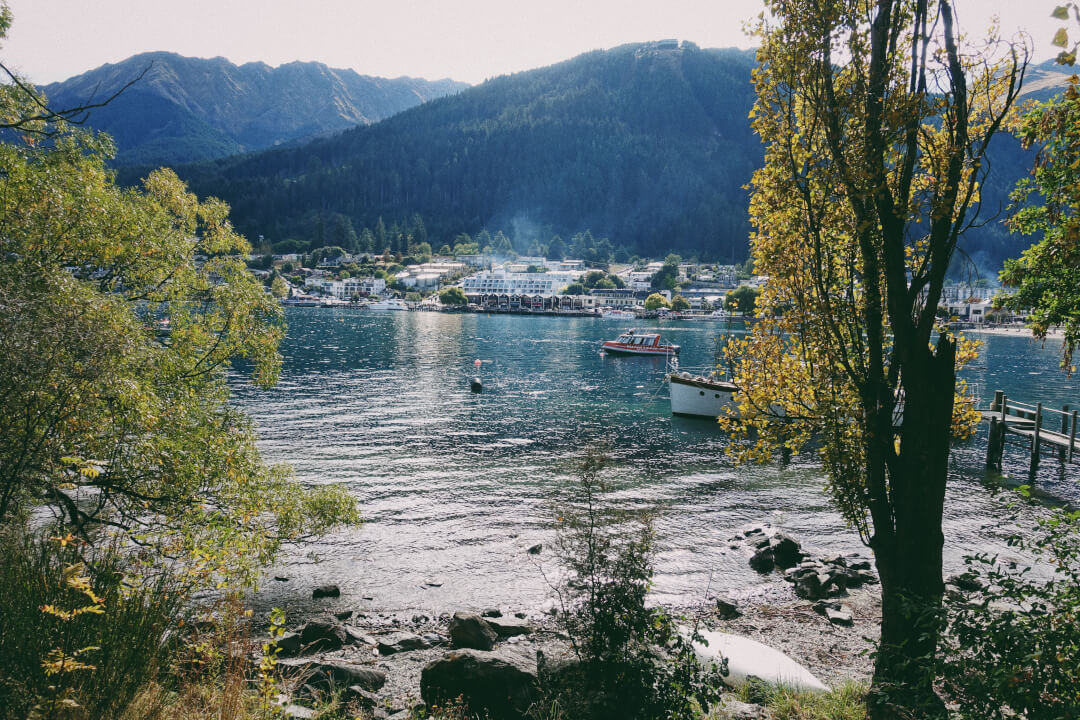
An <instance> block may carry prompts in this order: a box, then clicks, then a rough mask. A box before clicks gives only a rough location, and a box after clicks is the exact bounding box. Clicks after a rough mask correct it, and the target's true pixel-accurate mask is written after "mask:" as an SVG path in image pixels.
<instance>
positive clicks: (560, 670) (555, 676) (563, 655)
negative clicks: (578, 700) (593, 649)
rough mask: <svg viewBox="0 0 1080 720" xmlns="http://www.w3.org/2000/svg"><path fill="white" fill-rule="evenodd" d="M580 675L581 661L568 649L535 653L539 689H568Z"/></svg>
mask: <svg viewBox="0 0 1080 720" xmlns="http://www.w3.org/2000/svg"><path fill="white" fill-rule="evenodd" d="M580 673H581V659H580V658H578V656H577V655H576V654H574V652H573V651H572V650H571V649H570V648H568V647H564V648H561V649H560V648H554V649H548V650H547V651H543V650H537V651H536V677H537V678H538V679H539V680H540V687H550V688H558V687H568V686H570V685H572V684H573V681H574V679H575V678H576V677H577V676H578V675H580Z"/></svg>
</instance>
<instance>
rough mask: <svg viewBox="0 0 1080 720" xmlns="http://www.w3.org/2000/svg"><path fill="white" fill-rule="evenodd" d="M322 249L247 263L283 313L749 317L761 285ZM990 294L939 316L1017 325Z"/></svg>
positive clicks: (732, 278)
mask: <svg viewBox="0 0 1080 720" xmlns="http://www.w3.org/2000/svg"><path fill="white" fill-rule="evenodd" d="M328 250H330V252H323V253H320V252H318V251H316V252H314V253H312V254H310V255H304V254H302V253H294V254H281V255H251V256H249V258H248V265H249V268H250V269H251V272H252V273H254V274H255V275H256V276H257V277H259V278H260V279H261V280H263V282H264V283H265V284H266V286H267V288H268V290H270V291H273V292H274V294H275V296H276V297H278V298H279V299H280V300H281V301H282V303H283V304H285V305H289V306H301V307H303V306H307V307H323V306H326V307H331V306H334V307H340V306H354V307H371V306H373V305H375V304H376V303H378V302H379V301H380V300H386V299H389V298H398V299H401V300H402V301H403V302H401V303H398V304H395V305H394V306H393V309H399V310H405V309H409V310H426V311H449V312H463V311H464V312H469V311H473V312H477V311H483V312H507V313H522V314H530V313H560V314H567V313H570V314H577V315H598V316H600V315H604V314H610V313H616V314H619V313H622V314H625V316H626V317H630V316H631V315H632V314H633V315H634V316H646V317H656V316H661V317H663V316H678V317H682V318H688V319H689V318H706V317H708V318H719V317H726V316H728V315H750V314H752V313H753V309H754V300H755V299H756V298H757V296H758V294H759V293H760V291H761V289H762V288H763V287H764V285H765V284H766V283H767V281H768V278H767V277H766V276H762V275H755V274H753V272H752V268H750V267H748V264H747V265H724V264H714V263H700V262H693V261H691V262H685V261H683V260H682V258H680V257H678V256H677V255H669V256H668V257H667V258H665V259H664V260H649V259H637V258H633V260H635V261H634V262H627V263H612V264H608V263H598V262H587V261H585V260H580V259H572V258H562V259H550V258H546V257H542V256H525V255H521V256H505V255H496V254H460V255H455V254H447V255H424V254H422V255H420V256H406V257H402V256H401V255H400V254H397V255H391V254H384V255H370V254H356V255H353V254H349V253H346V252H338V253H335V252H334V249H328ZM453 289H456V290H453ZM448 290H450V291H451V292H449V293H447V292H446V291H448ZM457 291H460V292H457ZM998 292H1000V289H999V288H997V287H994V286H993V285H991V284H989V283H987V282H986V281H976V282H972V283H954V284H950V285H946V287H945V288H944V291H943V293H942V300H941V304H940V306H939V315H940V316H941V317H942V318H943V319H948V320H951V321H953V322H961V323H973V324H979V325H981V324H984V323H1009V322H1016V321H1019V320H1021V319H1022V318H1020V317H1016V316H1013V315H1012V314H1010V313H1008V312H1006V311H1004V310H1001V309H995V307H994V302H993V299H994V295H995V294H996V293H998ZM654 296H655V297H654ZM650 298H652V299H650ZM376 309H383V308H382V306H379V307H377V308H376Z"/></svg>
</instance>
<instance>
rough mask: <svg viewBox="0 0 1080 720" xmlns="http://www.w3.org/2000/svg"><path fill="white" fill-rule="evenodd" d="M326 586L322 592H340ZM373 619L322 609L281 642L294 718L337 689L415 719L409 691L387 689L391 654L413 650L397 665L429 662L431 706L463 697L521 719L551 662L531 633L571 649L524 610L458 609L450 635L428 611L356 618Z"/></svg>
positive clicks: (425, 694)
mask: <svg viewBox="0 0 1080 720" xmlns="http://www.w3.org/2000/svg"><path fill="white" fill-rule="evenodd" d="M323 590H324V588H320V589H318V590H317V591H316V594H317V595H319V596H320V597H333V596H334V595H333V594H332V593H331V594H325V593H323V592H322V591H323ZM443 619H444V620H445V619H446V618H443ZM369 620H370V619H368V618H360V617H356V618H354V616H353V613H352V612H351V611H346V612H341V613H337V614H326V615H320V616H317V617H314V618H312V619H310V620H308V621H307V622H306V623H304V624H303V625H301V626H300V627H298V628H296V629H295V630H293V631H291V632H287V633H285V634H284V635H283V636H282V637H281V638H280V639H279V640H278V642H277V647H278V648H280V650H279V652H278V658H279V659H278V667H279V668H281V669H282V670H283V675H284V676H285V677H286V679H287V681H288V684H289V686H290V687H291V688H292V695H293V698H292V699H289V698H286V697H282V704H283V706H284V715H285V716H286V717H292V718H307V717H313V716H314V713H313V712H312V711H311V710H310V709H308V708H306V707H304V706H303V705H300V704H297V703H298V702H303V701H305V700H314V699H318V698H320V697H326V696H328V694H329V693H331V692H333V693H337V694H338V696H339V697H340V699H341V700H342V701H343V702H345V703H348V704H351V705H356V706H359V707H361V708H365V709H367V710H369V711H370V713H371V715H372V716H373V717H375V718H407V717H409V714H410V711H411V710H412V709H414V708H413V707H411V706H410V705H411V703H410V700H409V698H408V693H395V692H394V690H395V688H393V687H387V686H388V670H390V669H391V666H392V665H394V664H395V663H394V660H395V658H394V657H391V656H397V655H399V654H404V653H408V654H409V655H410V656H413V657H412V658H411V662H410V661H403V662H400V663H396V664H397V665H398V667H397V668H395V669H398V670H402V671H403V674H409V672H410V665H415V664H416V661H417V660H419V661H420V662H421V663H422V669H421V670H420V677H419V689H420V695H421V697H422V699H423V704H424V705H426V706H428V707H431V706H433V705H440V704H444V703H447V702H451V701H453V700H455V699H456V698H458V697H462V698H463V699H464V700H465V701H466V702H467V703H468V704H469V705H470V706H471V707H482V708H486V709H487V711H488V714H489V715H490V717H492V718H493V719H497V718H509V717H513V718H518V717H521V716H522V715H523V714H524V712H525V711H526V710H527V709H528V707H529V705H530V704H531V703H532V702H533V701H534V700H535V699H536V697H535V689H536V687H537V686H538V680H539V673H540V672H542V668H543V666H544V652H543V650H540V649H539V647H538V645H539V644H541V643H538V642H537V639H536V638H531V637H530V636H533V635H536V634H543V635H545V636H548V638H552V639H554V642H552V641H551V640H550V639H549V640H548V641H547V642H546V643H543V646H544V648H545V649H546V650H547V653H548V656H549V657H550V656H551V655H552V654H554V655H558V656H565V655H566V654H567V646H566V644H565V642H564V641H562V640H560V639H559V638H557V637H555V633H551V632H550V631H541V630H540V629H539V628H537V627H536V626H535V625H533V624H532V623H530V622H529V621H528V620H526V619H525V616H524V613H518V614H517V615H516V616H511V617H503V616H502V613H501V612H500V611H499V610H496V609H490V610H485V611H484V612H483V615H482V616H481V615H480V614H476V613H471V612H456V613H454V614H453V615H452V616H449V618H448V622H447V624H446V625H445V631H446V635H443V634H442V633H440V632H436V631H433V630H431V629H430V628H431V626H432V621H431V620H430V619H429V618H427V617H426V616H423V615H417V616H414V617H413V620H412V623H409V624H408V625H406V624H404V623H402V622H401V621H400V620H396V619H395V620H393V621H391V623H389V626H388V627H387V626H384V627H381V628H378V629H373V628H370V627H364V628H361V627H358V626H357V625H355V624H353V622H354V621H355V622H369ZM409 627H411V628H412V629H413V630H416V632H413V631H412V630H410V629H408V628H409ZM425 629H427V631H426V632H425V631H424V630H425ZM549 663H550V660H549ZM399 684H400V683H399ZM387 690H389V692H386V691H387ZM294 700H295V702H294Z"/></svg>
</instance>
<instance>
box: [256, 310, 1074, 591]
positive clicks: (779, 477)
mask: <svg viewBox="0 0 1080 720" xmlns="http://www.w3.org/2000/svg"><path fill="white" fill-rule="evenodd" d="M288 322H289V332H288V336H287V338H286V340H285V342H284V344H283V346H282V352H283V354H284V357H285V365H284V370H283V372H282V377H281V382H280V383H279V385H278V386H277V387H276V388H274V389H272V390H269V391H262V390H256V389H253V388H251V387H248V386H244V385H240V384H238V385H237V387H236V394H235V400H236V403H237V404H238V405H240V406H241V407H243V408H244V409H245V410H247V411H248V412H249V413H250V414H251V415H252V416H253V417H254V419H255V422H256V425H257V427H258V429H259V436H260V442H259V444H260V447H261V448H262V450H263V452H264V454H265V455H266V457H267V459H268V460H270V461H272V462H284V463H289V464H291V465H292V466H293V468H294V469H295V472H296V475H297V476H298V477H299V478H300V479H301V480H303V481H305V482H308V483H343V484H344V485H345V486H346V487H348V489H349V491H350V492H352V493H353V494H354V495H355V496H356V497H357V499H358V500H359V503H360V507H361V510H362V513H363V516H364V519H365V524H364V526H363V527H362V528H359V529H355V530H349V531H344V532H340V533H337V534H335V535H333V536H330V537H328V538H324V539H323V540H321V541H319V542H317V543H314V544H311V545H306V546H304V547H303V548H302V549H301V550H298V551H292V552H290V553H288V554H287V555H286V557H285V558H284V559H283V560H282V564H281V566H279V567H278V568H275V570H274V572H273V574H275V575H281V576H285V577H289V578H290V580H289V582H277V583H275V582H272V581H271V582H268V583H266V585H265V590H264V591H263V592H264V598H265V599H266V600H267V602H274V603H276V604H285V605H288V604H291V603H294V602H300V601H301V600H302V599H303V598H305V597H306V598H310V592H311V590H310V589H311V586H312V585H313V584H316V583H322V582H336V583H338V584H339V585H340V586H341V588H342V592H343V594H344V595H345V596H346V598H347V599H348V600H349V601H350V603H351V606H353V607H373V608H379V609H386V610H413V609H415V610H430V611H436V612H439V611H443V610H448V609H454V608H458V607H462V606H466V607H470V606H471V607H478V606H488V605H497V606H501V607H503V608H511V609H519V608H520V609H525V610H531V609H535V608H536V607H538V606H539V605H540V604H541V603H542V602H543V601H544V600H545V599H546V598H547V597H548V595H549V594H550V593H549V591H548V588H547V586H546V584H545V581H544V578H543V574H542V570H545V569H547V570H551V569H552V568H551V566H550V563H551V559H550V556H549V554H548V553H547V552H544V553H542V554H541V555H540V556H538V557H534V556H531V555H529V554H527V553H526V549H527V548H528V547H529V546H531V545H534V544H536V543H547V542H549V541H550V537H551V526H552V519H553V514H552V505H553V502H554V501H555V499H556V498H557V495H558V493H559V491H560V489H562V488H565V487H566V484H567V483H568V482H571V481H572V480H573V477H574V467H575V462H576V459H577V458H578V457H579V456H580V454H581V452H582V451H583V450H584V449H585V448H588V447H590V446H592V445H595V444H597V443H601V442H606V443H607V444H608V445H609V447H610V454H611V456H612V465H611V470H610V476H611V477H612V478H613V479H615V480H616V481H617V485H618V487H619V488H620V490H619V497H620V499H621V500H622V501H623V502H625V503H628V504H635V505H639V506H642V507H648V508H650V509H653V510H655V511H656V513H657V532H658V544H659V546H660V548H661V552H660V555H659V557H658V560H657V576H656V582H655V587H656V596H657V599H658V600H660V601H664V602H671V603H676V604H685V603H691V602H694V601H696V600H700V599H702V598H703V597H704V595H705V593H706V590H707V588H709V589H711V590H712V591H713V592H725V593H728V594H730V595H732V596H734V597H736V598H739V597H747V596H752V595H768V594H771V593H777V592H779V593H783V592H786V591H787V589H786V587H778V585H784V584H783V583H777V582H776V581H775V578H761V577H759V576H757V575H756V573H754V572H753V571H751V570H750V569H749V567H748V566H747V564H746V556H745V554H744V551H743V550H742V549H738V550H733V549H730V548H729V546H728V543H727V542H726V540H727V539H728V538H729V537H731V535H732V534H733V533H734V532H736V531H737V530H738V529H739V528H741V527H743V526H745V525H746V524H748V523H752V522H759V521H767V522H772V523H773V524H775V525H779V526H781V527H783V528H785V529H786V530H788V531H789V532H791V533H792V534H793V535H795V536H796V537H799V538H801V539H802V540H803V541H804V543H805V544H807V545H810V546H812V547H815V548H820V549H822V550H830V551H845V552H847V551H858V550H862V546H861V544H860V543H859V540H858V537H857V536H856V535H855V534H854V533H853V532H852V531H850V530H848V529H846V528H845V527H844V525H843V523H842V521H841V520H840V518H839V516H838V515H837V514H836V512H835V511H834V510H833V509H832V508H831V506H830V504H829V500H828V497H827V496H826V495H825V494H824V492H823V482H824V481H823V478H822V475H821V473H820V471H819V470H818V469H817V468H816V467H815V466H814V464H813V463H812V462H811V461H809V460H804V461H798V460H796V462H793V463H792V464H790V465H788V466H786V467H781V466H780V465H779V464H774V465H770V466H764V467H734V466H733V465H732V464H731V462H730V461H729V460H727V459H726V458H725V457H724V455H723V448H724V445H725V442H726V439H725V436H724V435H723V434H722V433H720V432H719V430H718V429H717V428H716V426H715V423H712V422H709V421H704V420H694V419H684V418H677V417H672V416H671V414H670V407H669V405H668V400H667V389H666V387H665V386H664V384H663V375H664V364H663V362H662V361H660V360H658V359H653V358H615V357H603V356H601V355H600V354H599V348H600V343H601V342H602V341H603V340H604V339H608V338H611V337H614V336H615V335H617V334H618V333H619V332H621V331H622V330H625V329H626V328H627V325H626V321H617V320H599V319H593V318H553V317H529V316H487V315H472V314H470V315H450V314H439V313H418V312H412V313H402V312H397V313H378V312H370V311H367V312H365V311H357V310H327V309H321V308H296V309H291V310H289V312H288ZM727 330H729V328H726V327H725V326H724V325H723V324H719V323H688V322H683V323H666V324H664V325H663V326H661V327H660V331H661V332H662V333H663V335H664V337H665V339H670V340H671V341H673V342H676V343H678V344H680V345H682V347H683V351H682V355H681V361H682V364H683V365H684V366H695V365H705V364H707V363H709V362H710V361H711V358H712V356H713V348H714V347H715V341H714V339H715V337H716V336H717V334H718V333H720V332H725V331H727ZM984 340H985V342H986V350H985V352H984V354H983V358H982V359H981V360H980V361H979V362H978V363H977V364H976V366H975V367H973V368H971V369H969V370H968V371H967V373H966V375H967V377H968V379H969V381H971V382H973V383H976V384H977V385H978V386H979V388H980V390H981V392H982V395H983V404H984V405H986V404H988V400H987V397H988V396H989V395H992V391H993V389H995V388H1001V389H1004V390H1006V392H1008V393H1009V395H1010V396H1013V397H1016V398H1017V399H1030V400H1032V401H1034V400H1036V399H1038V400H1042V401H1044V402H1046V403H1048V404H1051V405H1055V404H1056V405H1057V406H1060V405H1061V404H1063V403H1072V404H1073V406H1074V407H1075V406H1077V404H1078V401H1080V393H1078V392H1077V382H1076V380H1075V379H1067V378H1065V376H1064V375H1062V374H1061V373H1060V371H1059V370H1058V369H1057V353H1058V351H1059V347H1060V346H1059V345H1058V344H1056V343H1049V344H1048V345H1047V346H1046V347H1045V348H1044V347H1041V346H1039V345H1035V344H1032V343H1031V342H1030V341H1029V340H1027V339H1025V338H1019V337H996V336H988V337H986V338H984ZM477 359H479V360H481V361H482V366H481V367H480V368H476V367H474V361H475V360H477ZM474 375H477V376H479V377H480V378H481V379H482V381H483V383H484V392H483V393H482V394H479V395H477V394H473V393H471V392H470V391H469V385H468V379H469V378H470V377H472V376H474ZM983 432H984V433H985V431H983ZM984 452H985V442H984V439H983V435H982V434H981V435H980V436H979V437H977V438H976V439H974V440H973V441H969V442H967V443H963V444H959V445H958V446H957V447H956V448H955V450H954V463H953V464H954V469H953V472H952V479H951V484H950V490H949V494H950V497H949V499H948V501H947V505H946V514H947V517H946V527H945V533H946V538H947V540H946V542H947V545H948V546H947V548H946V552H947V565H948V566H949V567H950V568H952V569H956V568H958V567H959V561H960V556H961V555H962V554H963V553H964V552H969V551H971V550H974V549H990V550H1006V548H1005V547H1004V545H1003V538H1002V535H1003V533H1002V531H1001V530H1000V529H999V528H997V527H996V525H997V524H996V522H995V516H996V514H997V513H998V512H999V510H998V507H999V501H997V500H994V499H993V498H992V497H991V494H990V492H989V491H988V490H987V487H986V475H985V473H984V472H983V470H982V464H983V457H984ZM1006 464H1007V467H1006V473H1007V474H1012V475H1017V476H1025V477H1026V469H1027V455H1026V454H1025V453H1024V451H1023V450H1021V449H1020V448H1019V447H1010V449H1009V451H1008V452H1007V453H1006ZM1077 468H1078V466H1075V465H1074V466H1072V467H1071V468H1069V469H1067V470H1062V468H1061V466H1060V464H1059V463H1058V462H1057V461H1056V460H1053V459H1051V458H1046V459H1045V460H1044V462H1043V466H1042V469H1041V470H1040V474H1039V478H1038V483H1039V486H1040V488H1042V489H1043V490H1045V491H1047V492H1049V493H1053V494H1055V495H1060V496H1064V497H1067V498H1074V499H1075V496H1076V495H1077V491H1076V487H1077V475H1078V474H1080V473H1078V472H1077Z"/></svg>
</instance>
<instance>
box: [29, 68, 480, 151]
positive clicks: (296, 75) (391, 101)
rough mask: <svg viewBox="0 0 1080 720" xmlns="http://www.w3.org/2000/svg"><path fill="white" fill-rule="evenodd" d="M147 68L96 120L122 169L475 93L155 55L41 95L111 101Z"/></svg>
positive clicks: (245, 146)
mask: <svg viewBox="0 0 1080 720" xmlns="http://www.w3.org/2000/svg"><path fill="white" fill-rule="evenodd" d="M147 68H148V69H147ZM144 69H147V72H146V74H145V76H143V78H142V79H141V80H140V81H139V82H138V83H136V84H135V85H133V86H132V87H131V88H129V89H128V90H127V91H125V92H124V93H123V95H121V96H120V97H119V98H117V99H116V100H115V101H113V102H112V103H110V104H109V105H108V106H107V107H105V108H101V109H99V110H95V111H93V112H92V113H91V114H90V117H89V120H88V121H87V125H89V126H90V127H93V128H95V129H99V130H104V131H106V132H108V133H110V134H111V135H113V137H114V138H115V139H116V143H117V149H118V154H117V163H118V164H120V165H136V164H147V165H149V164H175V163H184V162H193V161H199V160H211V159H215V158H219V157H224V156H226V155H231V154H235V153H241V152H251V151H256V150H261V149H265V148H270V147H274V146H276V145H281V144H287V143H294V142H301V141H304V140H309V139H313V138H316V137H320V136H324V135H328V134H332V133H335V132H340V131H341V130H345V129H348V128H350V127H355V126H357V125H367V124H371V123H374V122H378V121H379V120H382V119H384V118H387V117H390V116H391V115H394V114H396V113H399V112H401V111H402V110H407V109H409V108H411V107H414V106H416V105H419V104H421V103H423V102H426V101H428V100H433V99H435V98H439V97H443V96H445V95H449V94H453V93H456V92H459V91H460V90H462V89H464V88H466V87H468V85H467V84H466V83H460V82H455V81H453V80H437V81H428V80H423V79H414V78H397V79H393V80H388V79H385V78H376V77H370V76H366V75H360V74H359V73H357V72H356V71H354V70H351V69H340V70H339V69H335V68H331V67H329V66H327V65H325V64H324V63H320V62H311V61H299V60H297V61H293V62H289V63H284V64H282V65H279V66H278V67H276V68H275V67H271V66H270V65H267V64H266V63H264V62H248V63H244V64H243V65H236V64H234V63H233V62H231V61H230V60H228V59H227V58H224V57H220V56H218V57H213V58H193V57H186V56H184V55H179V54H177V53H174V52H169V51H152V52H145V53H140V54H138V55H133V56H132V57H129V58H127V59H125V60H122V61H120V62H117V63H107V64H105V65H102V66H101V67H98V68H95V69H93V70H90V71H87V72H85V73H82V74H80V75H77V76H75V77H72V78H69V79H68V80H65V81H63V82H60V83H53V84H51V85H46V86H44V87H43V88H42V90H43V91H44V92H45V94H46V96H48V97H49V99H50V100H51V101H52V102H53V103H54V104H56V105H58V106H65V107H67V106H74V105H79V104H83V103H86V102H88V100H89V99H90V98H98V99H100V98H103V97H108V96H109V95H111V94H112V93H114V92H116V90H118V89H120V88H121V87H123V85H124V84H125V83H127V82H129V81H131V80H132V79H133V78H136V77H138V75H139V73H140V72H142V71H143V70H144Z"/></svg>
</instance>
